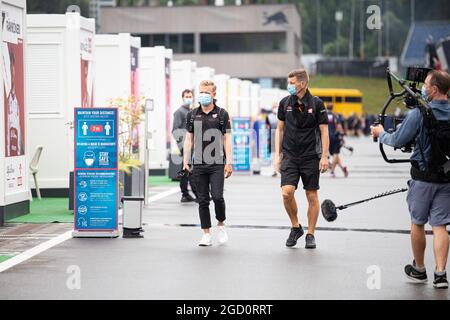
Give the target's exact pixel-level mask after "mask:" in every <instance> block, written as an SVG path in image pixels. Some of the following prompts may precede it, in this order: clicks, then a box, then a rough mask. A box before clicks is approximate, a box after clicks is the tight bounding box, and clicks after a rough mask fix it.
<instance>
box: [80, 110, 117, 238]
mask: <svg viewBox="0 0 450 320" xmlns="http://www.w3.org/2000/svg"><path fill="white" fill-rule="evenodd" d="M117 133H118V110H117V109H114V108H76V109H75V168H74V173H75V174H74V176H75V179H74V184H75V186H74V190H75V195H74V202H75V205H74V218H75V219H74V232H73V236H74V237H117V236H118V235H119V234H118V209H119V201H118V200H119V199H118V187H119V180H118V179H119V174H118V149H117V148H118V143H117V141H118V135H117Z"/></svg>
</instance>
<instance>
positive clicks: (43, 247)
mask: <svg viewBox="0 0 450 320" xmlns="http://www.w3.org/2000/svg"><path fill="white" fill-rule="evenodd" d="M177 192H179V188H172V189H170V190H167V191H164V192H161V193H160V194H157V195H156V196H153V197H149V201H148V202H149V203H152V202H155V201H158V200H161V199H163V198H166V197H169V196H171V195H173V194H175V193H177ZM71 238H72V230H69V231H67V232H65V233H63V234H62V235H60V236H57V237H56V238H53V239H51V240H48V241H46V242H44V243H41V244H39V245H37V246H36V247H34V248H31V249H29V250H27V251H24V252H22V253H21V254H18V255H17V256H15V257H13V258H11V259H8V260H6V261H4V262H2V263H0V273H2V272H3V271H6V270H8V269H10V268H12V267H14V266H16V265H18V264H20V263H22V262H25V261H27V260H29V259H31V258H33V257H34V256H36V255H38V254H40V253H42V252H44V251H47V250H48V249H51V248H53V247H54V246H57V245H59V244H61V243H63V242H64V241H66V240H69V239H71Z"/></svg>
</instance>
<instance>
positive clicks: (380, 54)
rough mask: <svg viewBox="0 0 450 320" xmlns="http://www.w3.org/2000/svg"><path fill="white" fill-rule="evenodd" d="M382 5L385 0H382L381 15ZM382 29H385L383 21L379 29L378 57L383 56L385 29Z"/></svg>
mask: <svg viewBox="0 0 450 320" xmlns="http://www.w3.org/2000/svg"><path fill="white" fill-rule="evenodd" d="M382 5H383V1H382V0H380V10H381V13H380V14H381V16H383V14H382V12H383V10H382V8H383V7H382ZM382 30H383V23H381V26H380V30H378V57H381V56H382V55H383V31H382Z"/></svg>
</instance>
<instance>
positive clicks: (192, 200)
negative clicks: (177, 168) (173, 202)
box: [181, 194, 195, 203]
mask: <svg viewBox="0 0 450 320" xmlns="http://www.w3.org/2000/svg"><path fill="white" fill-rule="evenodd" d="M194 201H195V199H194V198H193V197H192V196H191V195H190V194H188V195H187V196H183V197H181V203H187V202H194Z"/></svg>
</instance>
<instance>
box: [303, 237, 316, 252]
mask: <svg viewBox="0 0 450 320" xmlns="http://www.w3.org/2000/svg"><path fill="white" fill-rule="evenodd" d="M305 248H306V249H315V248H316V239H315V238H314V235H313V234H310V233H308V234H307V235H306V244H305Z"/></svg>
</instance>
